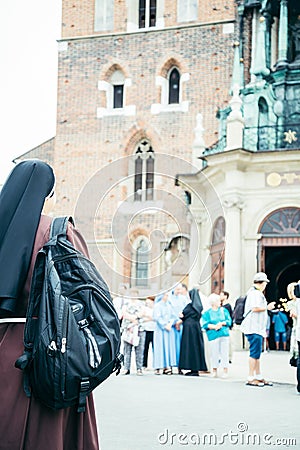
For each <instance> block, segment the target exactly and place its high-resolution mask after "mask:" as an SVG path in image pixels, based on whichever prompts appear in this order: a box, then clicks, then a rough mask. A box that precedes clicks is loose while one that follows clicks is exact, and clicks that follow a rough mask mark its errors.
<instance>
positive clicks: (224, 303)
mask: <svg viewBox="0 0 300 450" xmlns="http://www.w3.org/2000/svg"><path fill="white" fill-rule="evenodd" d="M228 299H229V292H227V291H221V292H220V300H221V306H223V308H226V309H227V311H228V312H229V315H230V318H231V325H230V327H229V330H232V327H233V310H232V307H231V304H230V303H229V302H228ZM229 363H230V364H231V363H232V343H231V332H230V331H229Z"/></svg>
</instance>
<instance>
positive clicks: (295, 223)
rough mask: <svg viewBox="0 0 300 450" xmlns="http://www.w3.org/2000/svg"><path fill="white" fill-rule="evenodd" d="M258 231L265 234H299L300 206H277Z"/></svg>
mask: <svg viewBox="0 0 300 450" xmlns="http://www.w3.org/2000/svg"><path fill="white" fill-rule="evenodd" d="M258 232H259V233H261V234H262V235H263V236H266V235H268V236H280V237H282V236H285V237H287V236H293V235H295V236H299V234H300V208H298V207H294V206H290V207H281V208H277V209H276V210H274V211H272V212H271V213H269V214H268V215H267V216H266V217H265V218H264V219H263V221H262V222H261V224H260V226H259V228H258Z"/></svg>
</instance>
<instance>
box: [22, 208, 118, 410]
mask: <svg viewBox="0 0 300 450" xmlns="http://www.w3.org/2000/svg"><path fill="white" fill-rule="evenodd" d="M68 220H70V219H69V218H68V217H58V218H56V219H54V220H53V222H52V224H51V230H50V239H49V241H48V242H47V243H46V244H45V245H44V247H43V248H42V249H41V250H40V251H39V252H38V255H37V258H36V264H35V267H34V271H33V277H32V283H31V291H30V298H29V304H28V309H27V319H26V324H25V330H24V347H25V350H24V354H23V355H22V356H21V357H20V358H19V359H18V360H17V361H16V363H15V365H16V367H18V368H19V369H21V370H23V371H24V390H25V393H26V395H27V396H29V397H30V396H31V393H32V394H33V395H34V397H35V398H37V399H39V400H40V401H41V402H42V403H43V404H45V405H46V406H48V407H50V408H52V409H55V410H57V409H61V408H67V407H69V406H73V405H77V406H78V409H77V411H78V412H83V411H85V404H86V396H88V395H89V394H90V393H91V392H92V390H93V389H94V388H95V387H96V386H98V385H99V384H100V383H102V382H103V381H104V380H105V379H106V378H107V377H109V375H110V374H111V373H112V372H114V371H116V372H117V374H118V373H119V372H120V367H121V362H122V355H120V354H119V349H120V325H119V319H118V316H117V313H116V311H115V309H114V307H113V304H112V300H111V297H110V293H109V290H108V287H107V285H106V284H105V282H104V281H103V279H102V277H101V275H100V274H99V273H98V271H97V269H96V267H95V266H94V264H93V263H92V262H91V261H90V260H89V259H88V258H86V257H85V256H84V255H83V254H82V253H81V252H79V251H78V250H76V249H75V248H74V246H73V245H72V244H71V243H70V242H69V241H68V240H67V225H68ZM71 221H72V220H71Z"/></svg>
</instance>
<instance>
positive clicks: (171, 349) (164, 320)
mask: <svg viewBox="0 0 300 450" xmlns="http://www.w3.org/2000/svg"><path fill="white" fill-rule="evenodd" d="M153 320H154V321H155V329H154V333H153V367H154V369H155V372H154V373H155V375H160V374H161V373H163V374H164V375H172V367H175V366H176V349H175V339H174V327H173V325H174V324H175V323H176V321H177V316H176V315H175V314H174V310H173V307H172V305H171V302H170V300H169V294H168V292H166V293H165V294H164V295H162V296H161V299H160V301H158V302H156V303H154V308H153ZM161 371H162V372H161Z"/></svg>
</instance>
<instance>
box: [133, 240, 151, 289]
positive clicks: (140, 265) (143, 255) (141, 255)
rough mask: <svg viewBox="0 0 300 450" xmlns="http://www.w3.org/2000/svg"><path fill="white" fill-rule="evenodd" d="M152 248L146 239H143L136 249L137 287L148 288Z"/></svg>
mask: <svg viewBox="0 0 300 450" xmlns="http://www.w3.org/2000/svg"><path fill="white" fill-rule="evenodd" d="M149 252H150V246H149V242H148V240H147V239H146V238H142V239H141V240H140V241H139V244H138V246H137V248H136V258H135V285H136V286H140V287H146V286H147V285H148V272H149Z"/></svg>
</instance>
